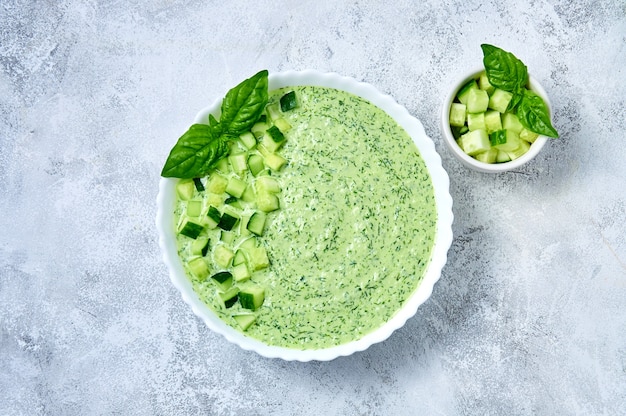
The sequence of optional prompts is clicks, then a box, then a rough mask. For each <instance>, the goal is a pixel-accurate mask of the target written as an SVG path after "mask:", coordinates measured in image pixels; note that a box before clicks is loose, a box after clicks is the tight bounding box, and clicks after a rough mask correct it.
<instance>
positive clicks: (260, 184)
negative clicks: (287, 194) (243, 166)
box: [254, 176, 280, 194]
mask: <svg viewBox="0 0 626 416" xmlns="http://www.w3.org/2000/svg"><path fill="white" fill-rule="evenodd" d="M254 184H255V186H256V189H257V190H258V191H259V192H270V193H272V194H276V193H279V192H280V184H279V183H278V180H277V179H276V178H274V177H273V176H259V177H258V178H257V179H256V181H255V182H254Z"/></svg>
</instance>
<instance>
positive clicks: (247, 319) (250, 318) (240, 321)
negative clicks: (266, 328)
mask: <svg viewBox="0 0 626 416" xmlns="http://www.w3.org/2000/svg"><path fill="white" fill-rule="evenodd" d="M233 319H234V320H235V322H237V325H239V327H240V328H241V329H242V330H243V331H245V330H247V329H248V328H250V326H252V324H253V323H254V321H256V317H255V316H254V315H252V314H245V315H234V316H233Z"/></svg>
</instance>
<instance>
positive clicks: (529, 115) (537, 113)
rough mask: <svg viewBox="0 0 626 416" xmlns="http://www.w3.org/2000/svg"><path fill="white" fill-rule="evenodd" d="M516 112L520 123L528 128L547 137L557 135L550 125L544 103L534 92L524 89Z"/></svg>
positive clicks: (548, 114)
mask: <svg viewBox="0 0 626 416" xmlns="http://www.w3.org/2000/svg"><path fill="white" fill-rule="evenodd" d="M516 114H517V118H519V121H520V123H522V125H523V126H524V127H526V128H527V129H528V130H530V131H532V132H535V133H537V134H542V135H544V136H548V137H554V138H556V137H559V133H557V131H556V130H555V128H554V127H552V123H551V121H550V113H549V112H548V107H547V106H546V103H544V102H543V99H542V98H541V97H540V96H538V95H537V94H535V93H534V92H532V91H530V90H526V91H524V96H523V97H522V100H521V101H520V103H519V106H518V107H517V112H516Z"/></svg>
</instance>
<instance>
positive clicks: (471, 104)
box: [466, 88, 489, 113]
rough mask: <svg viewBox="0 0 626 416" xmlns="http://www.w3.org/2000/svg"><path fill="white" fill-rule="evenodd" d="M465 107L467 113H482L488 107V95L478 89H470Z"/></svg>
mask: <svg viewBox="0 0 626 416" xmlns="http://www.w3.org/2000/svg"><path fill="white" fill-rule="evenodd" d="M466 106H467V112H468V113H484V112H485V111H487V107H488V106H489V94H487V91H484V90H481V89H478V88H473V89H471V90H470V91H469V93H468V94H467V103H466Z"/></svg>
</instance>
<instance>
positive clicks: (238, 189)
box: [224, 176, 248, 198]
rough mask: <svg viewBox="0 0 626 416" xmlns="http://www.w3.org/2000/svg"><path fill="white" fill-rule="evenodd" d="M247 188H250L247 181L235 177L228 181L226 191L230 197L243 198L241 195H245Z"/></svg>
mask: <svg viewBox="0 0 626 416" xmlns="http://www.w3.org/2000/svg"><path fill="white" fill-rule="evenodd" d="M246 186H248V184H247V183H246V182H245V181H243V180H241V179H239V178H235V177H234V176H233V177H231V178H229V179H228V182H227V183H226V188H225V189H224V190H225V191H226V193H227V194H229V195H232V196H234V197H236V198H241V195H243V192H244V191H245V190H246Z"/></svg>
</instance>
